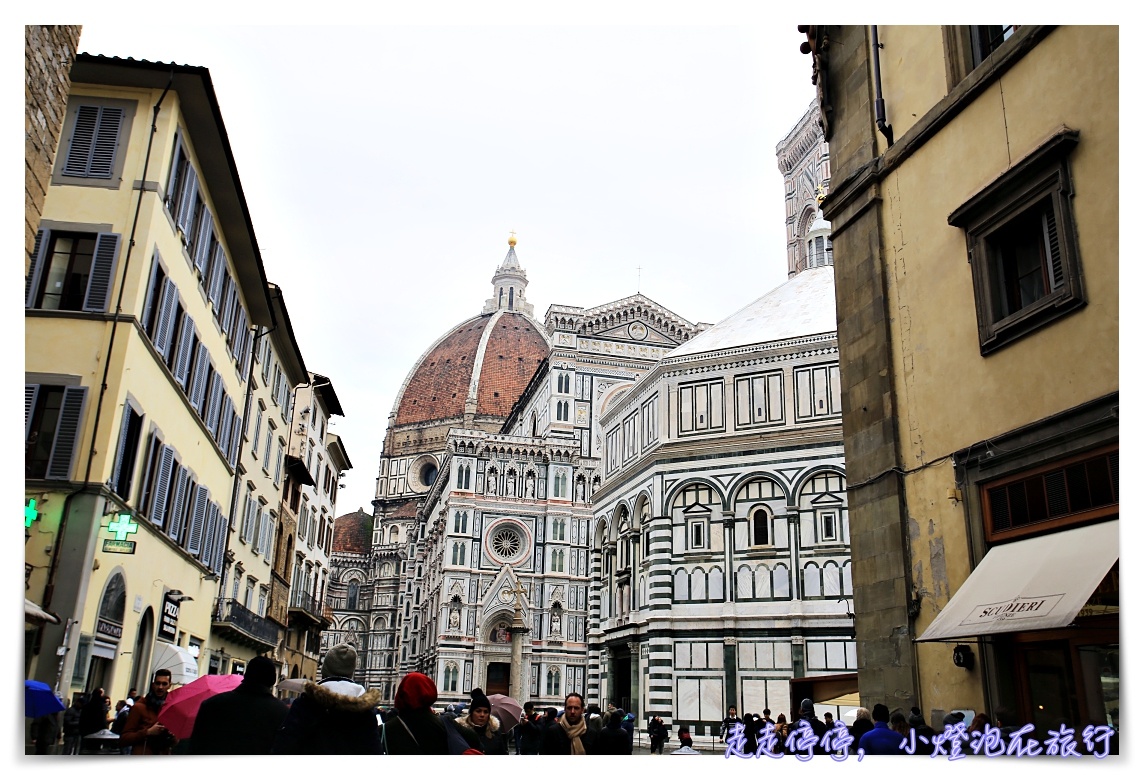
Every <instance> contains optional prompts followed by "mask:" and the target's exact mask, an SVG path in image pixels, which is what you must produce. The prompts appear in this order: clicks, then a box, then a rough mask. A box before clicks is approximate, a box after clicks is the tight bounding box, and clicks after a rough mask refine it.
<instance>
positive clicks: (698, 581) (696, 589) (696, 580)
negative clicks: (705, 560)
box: [691, 568, 707, 601]
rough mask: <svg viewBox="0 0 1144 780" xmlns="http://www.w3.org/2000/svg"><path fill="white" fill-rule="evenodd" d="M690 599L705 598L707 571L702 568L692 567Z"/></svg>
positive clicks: (698, 599) (704, 599)
mask: <svg viewBox="0 0 1144 780" xmlns="http://www.w3.org/2000/svg"><path fill="white" fill-rule="evenodd" d="M691 600H692V601H706V600H707V572H705V571H703V569H699V568H697V569H694V570H693V571H692V572H691Z"/></svg>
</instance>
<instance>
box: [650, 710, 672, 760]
mask: <svg viewBox="0 0 1144 780" xmlns="http://www.w3.org/2000/svg"><path fill="white" fill-rule="evenodd" d="M647 732H648V736H650V737H651V752H652V753H659V754H660V755H661V756H662V755H663V744H664V743H665V742H667V725H666V724H665V723H664V722H663V718H661V717H660V716H658V715H656V716H654V717H653V718H652V719H651V721H649V722H648V724H647Z"/></svg>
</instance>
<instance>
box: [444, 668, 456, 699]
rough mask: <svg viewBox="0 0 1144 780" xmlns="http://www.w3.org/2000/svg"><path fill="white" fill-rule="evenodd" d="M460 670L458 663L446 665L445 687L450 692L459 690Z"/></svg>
mask: <svg viewBox="0 0 1144 780" xmlns="http://www.w3.org/2000/svg"><path fill="white" fill-rule="evenodd" d="M458 676H459V671H458V669H457V665H456V664H446V665H445V685H444V689H445V690H446V691H449V692H450V693H455V692H456V690H457V678H458Z"/></svg>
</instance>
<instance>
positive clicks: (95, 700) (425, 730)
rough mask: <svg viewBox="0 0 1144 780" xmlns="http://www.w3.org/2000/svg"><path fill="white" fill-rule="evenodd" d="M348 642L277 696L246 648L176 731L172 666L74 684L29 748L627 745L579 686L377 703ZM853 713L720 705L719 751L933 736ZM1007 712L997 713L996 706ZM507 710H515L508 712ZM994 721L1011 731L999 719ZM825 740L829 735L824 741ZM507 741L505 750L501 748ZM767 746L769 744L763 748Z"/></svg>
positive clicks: (396, 749)
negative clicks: (560, 697)
mask: <svg viewBox="0 0 1144 780" xmlns="http://www.w3.org/2000/svg"><path fill="white" fill-rule="evenodd" d="M356 669H357V652H356V650H355V649H354V648H353V647H352V646H350V645H347V644H341V645H337V646H336V647H333V648H331V649H330V650H329V652H327V653H326V655H325V658H324V659H323V662H322V666H321V679H319V680H318V681H317V682H306V684H305V686H304V688H303V690H302V692H301V694H300V695H299V696H298V697H297V698H296V699H294V700H293V701H291V702H289V704H288V703H286V702H283V701H282V700H280V699H278V698H277V697H276V696H275V695H274V685H275V682H276V681H277V678H276V674H277V673H276V667H275V665H274V663H273V662H272V661H271V660H270V659H269V658H266V657H263V656H259V657H256V658H252V659H251V660H250V662H249V663H248V664H247V665H246V671H245V674H244V676H243V679H242V682H241V684H240V685H239V686H238V687H237V688H235V689H234V690H232V691H229V692H226V693H220V694H217V695H215V696H212V697H210V698H208V699H206V700H205V701H204V702H203V703H202V704H201V706H200V707H199V709H198V713H197V716H196V717H195V719H194V723H193V729H192V730H191V734H190V738H189V739H187V740H185V742H184V744H180V740H179V738H178V737H177V736H175V734H173V733H171V732H170V731H169V730H168V729H167V727H166V726H164V725H163V723H161V722H160V717H159V716H160V713H161V712H162V709H163V707H164V706H165V703H166V700H167V694H168V691H169V690H170V687H171V673H170V672H169V671H168V670H166V669H160V670H158V671H156V672H155V674H154V676H153V678H152V680H151V684H150V688H149V689H148V691H147V693H146V695H145V696H143V697H139V696H138V694H137V692H136V691H135V690H134V689H132V690H131V691H130V692H129V694H128V697H127V698H126V699H123V700H120V701H119V702H117V703H116V706H115V707H114V708H113V707H112V705H111V699H110V698H109V697H108V696H107V695H106V693H105V691H104V690H103V689H102V688H96V689H95V690H93V691H91V692H90V693H88V694H77V695H76V696H74V697H73V698H72V701H71V706H69V707H68V708H67V709H66V710H65V711H64V712H63V713H62V714H61V713H56V714H55V715H54V716H53V717H51V718H40V719H37V720H36V722H35V723H34V724H33V737H34V739H35V742H36V751H37V752H44V753H47V752H50V748H51V746H52V745H54V744H56V743H57V742H58V740H59V737H60V730H61V726H62V734H63V740H64V745H63V749H62V752H63V753H65V754H76V753H78V752H81V750H83V749H86V748H88V747H89V746H88V745H86V744H84V743H86V742H88V741H89V740H88V738H89V737H90V736H91V735H92V734H96V733H99V732H102V731H103V730H105V729H110V730H111V731H112V732H113V733H114V734H116V735H118V750H119V751H120V752H123V753H130V754H132V755H164V754H170V753H173V752H186V753H193V754H204V755H219V754H230V755H250V754H272V753H273V754H311V755H338V754H345V755H360V754H391V755H460V754H471V755H508V754H509V753H510V752H513V753H516V754H518V755H631V754H632V753H633V752H634V747H635V744H636V740H635V738H634V732H635V716H634V715H633V714H632V713H629V712H625V711H624V710H623V709H621V708H619V707H618V706H617V705H616V703H615V702H611V703H609V704H608V706H607V709H606V711H601V710H600V708H599V707H598V706H596V705H589V706H587V707H586V706H585V703H584V697H583V696H582V695H581V694H579V693H570V694H568V696H566V697H565V700H564V706H563V709H562V710H557V709H556V708H554V707H547V708H545V709H544V710H542V711H541V710H538V709H537V708H536V706H535V704H534V702H531V701H530V702H525V704H524V705H523V712H522V713H521V715H520V718H519V722H511V723H505V722H502V719H501V717H499V716H498V715H497V714H494V712H493V705H492V703H491V701H490V700H489V697H488V696H487V695H486V694H485V693H484V691H483V690H481V689H480V688H474V689H473V690H472V691H471V692H470V693H469V701H468V702H467V704H466V705H464V706H462V705H460V704H452V705H450V706H449V707H447V708H446V709H445V711H444V712H439V711H438V710H436V709H434V706H433V705H434V704H435V703H436V702H437V699H438V691H437V686H436V684H435V683H434V682H433V680H432V679H431V678H429V677H427V676H426V675H424V674H421V673H419V672H411V673H409V674H407V675H406V676H405V677H404V678H402V680H401V682H400V684H399V685H398V688H397V694H396V696H395V698H394V706H393V707H392V708H389V709H385V708H383V707H381V705H380V702H381V695H380V692H379V691H378V690H376V689H367V688H365V687H364V686H363V685H361V684H359V683H357V682H355V681H354V679H353V676H354V673H355V671H356ZM854 714H855V718H854V722H853V724H852V725H850V726H847V725H845V724H843V723H841V722H840V721H837V720H836V719H835V718H834V714H833V713H831V712H826V713H824V716H823V718H822V719H819V717H818V716H817V714H816V712H815V708H814V703H813V702H812V701H811V700H810V699H803V700H802V702H801V704H800V706H799V710H798V712H797V714H795V715H794V716H793V717H792V718H791V721H790V722H788V721H787V717H786V715H785V713H779V715H778V717H777V718H775V719H772V718H771V711H770V710H769V709H764V710H763V711H762V713H746V714H744V715H743V717H742V718H740V717H739V715H738V711H737V709H736V708H735V707H733V706H732V707H729V708H728V710H727V716H726V717H725V718H724V719H723V722H722V724H721V726H720V729H719V736H720V738H721V739H722V740H723V742H724V743H726V745H727V746H728V748H727V755H731V754H732V753H734V754H738V755H742V756H752V755H763V754H782V753H785V754H792V753H801V754H804V755H805V754H819V755H822V754H827V753H837V752H838V749H834V747H833V745H834V744H835V743H839V742H840V743H842V744H844V745H845V749H846V750H847V751H848V752H849V753H851V754H854V753H858V752H859V751H861V752H862V753H864V754H866V755H902V754H906V753H908V752H913V751H912V750H909V749H907V745H909V744H911V740H914V741H916V740H921V741H922V742H923V743H924V744H930V743H933V742H934V741H935V737H936V738H937V739H938V740H940V738H941V735H942V732H938V733H936V734H935V731H934V729H932V728H930V726H929V725H927V724H926V722H925V718H924V717H923V716H922V714H921V711H920V710H919V709H918V708H917V707H913V708H911V710H910V712H909V714H906V713H904V712H901V711H894V712H891V711H890V710H889V708H888V707H887V706H886V705H885V704H881V703H879V704H875V705H874V706H873V708H872V709H870V710H868V709H866V708H865V707H859V708H857V710H856V711H855V713H854ZM1006 716H1007V713H1006ZM964 717H965V716H964V714H963V713H960V712H956V711H955V712H951V713H950V714H948V715H946V716H945V719H944V721H943V724H942V726H943V729H944V730H945V731H946V732H948V731H949V728H950V727H951V726H952V727H955V728H956V729H958V730H959V733H960V731H964V732H966V733H968V734H973V733H978V732H981V731H983V730H985V729H987V728H989V727H994V728H1002V725H1001V723H999V722H997V720H996V718H991V717H990V716H989V714H987V713H984V712H981V713H977V714H976V715H975V717H974V718H973V720H972V722H971V723H970V724H969V726H968V728H965V727H964V726H962V725H960V724H962V721H963V720H964ZM511 718H512V719H513V720H515V719H516V715H515V713H514V714H513V715H512V716H511ZM1005 725H1006V726H1007V728H1004V729H1003V731H1004V732H1011V731H1012V724H1011V723H1007V724H1005ZM646 731H647V736H648V740H649V744H650V750H649V752H650V753H653V754H659V755H663V753H664V748H665V746H666V745H667V743H668V741H669V739H670V732H669V731H668V728H667V726H666V724H665V723H664V721H663V719H662V718H661V717H659V716H653V717H651V718H650V719H649V720H648V722H647V729H646ZM676 738H677V740H678V742H679V747H678V748H677V749H675V750H672V751H671V754H672V755H698V754H699V751H697V750H696V749H695V747H694V742H693V740H692V737H691V733H690V730H689V728H688V727H687V725H680V726H679V729H678V731H677V732H676ZM832 740H833V741H834V742H832ZM510 748H511V751H510ZM770 751H776V753H770Z"/></svg>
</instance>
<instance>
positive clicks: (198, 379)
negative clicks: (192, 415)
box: [189, 343, 211, 409]
mask: <svg viewBox="0 0 1144 780" xmlns="http://www.w3.org/2000/svg"><path fill="white" fill-rule="evenodd" d="M210 365H211V359H210V355H209V354H208V352H207V345H206V344H203V343H200V344H199V349H198V354H197V355H195V372H194V378H193V379H191V392H190V394H189V395H190V400H191V406H193V407H195V408H196V409H199V408H200V407H202V405H203V393H204V392H205V391H206V386H207V372H208V371H209V369H210Z"/></svg>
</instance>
